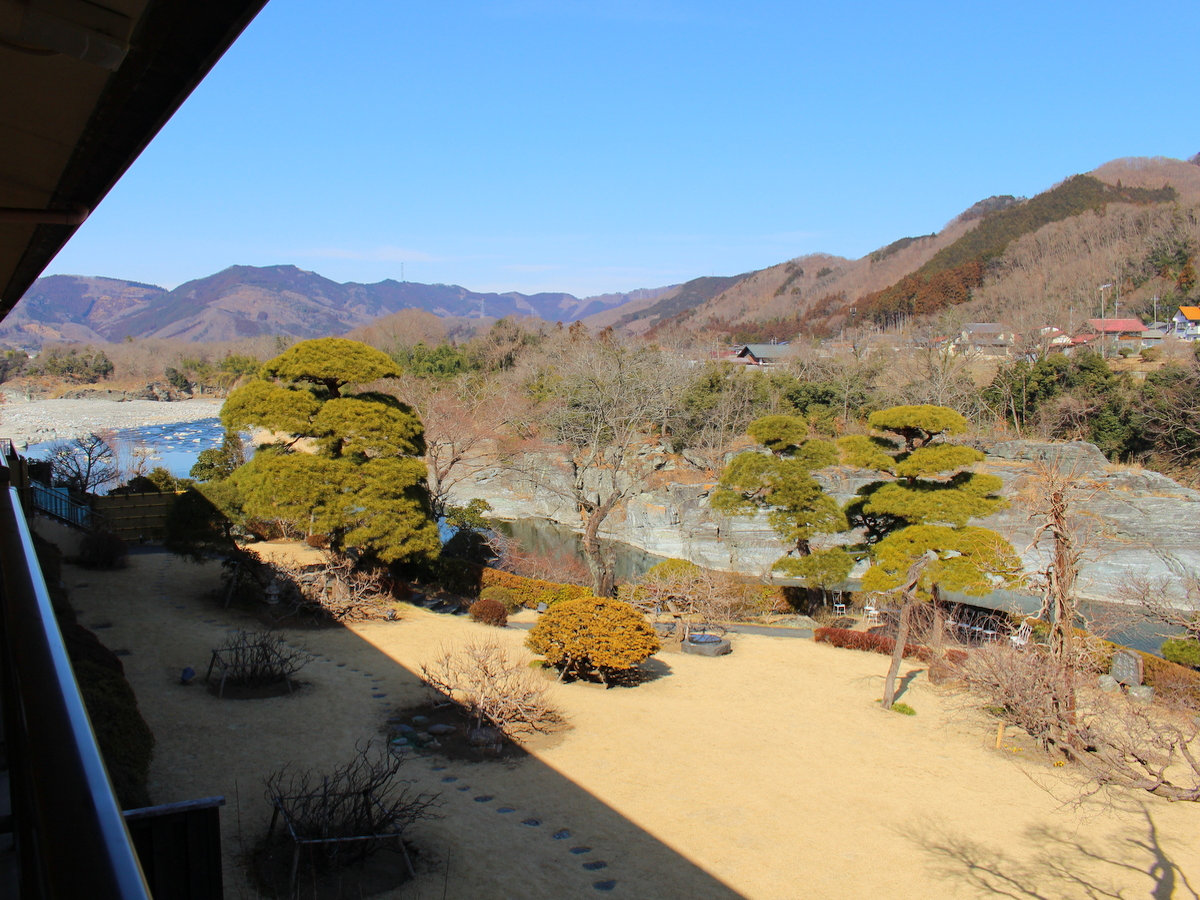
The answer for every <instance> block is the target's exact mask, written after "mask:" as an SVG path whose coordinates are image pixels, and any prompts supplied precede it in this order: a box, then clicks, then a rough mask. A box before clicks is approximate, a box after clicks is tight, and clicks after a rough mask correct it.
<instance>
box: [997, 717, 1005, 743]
mask: <svg viewBox="0 0 1200 900" xmlns="http://www.w3.org/2000/svg"><path fill="white" fill-rule="evenodd" d="M996 749H997V750H1003V749H1004V720H1003V719H1001V720H1000V721H999V722H997V723H996Z"/></svg>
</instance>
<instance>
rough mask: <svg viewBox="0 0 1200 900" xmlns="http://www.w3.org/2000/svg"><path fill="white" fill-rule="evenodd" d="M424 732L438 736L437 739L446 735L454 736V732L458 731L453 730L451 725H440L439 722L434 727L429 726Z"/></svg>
mask: <svg viewBox="0 0 1200 900" xmlns="http://www.w3.org/2000/svg"><path fill="white" fill-rule="evenodd" d="M426 731H428V732H429V733H430V734H434V735H438V736H439V737H444V736H445V735H447V734H454V732H456V731H458V729H457V728H455V727H454V726H453V725H445V724H442V723H441V722H439V723H438V724H436V725H430V726H429V728H427V729H426Z"/></svg>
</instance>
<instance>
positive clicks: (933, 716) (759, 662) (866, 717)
mask: <svg viewBox="0 0 1200 900" xmlns="http://www.w3.org/2000/svg"><path fill="white" fill-rule="evenodd" d="M63 577H64V580H65V582H66V584H67V587H68V588H69V590H70V593H71V598H72V602H73V603H74V604H75V606H76V608H77V609H78V611H79V616H80V621H81V622H82V623H83V624H85V625H89V626H105V625H106V623H108V624H107V626H106V627H102V628H101V629H100V630H99V631H98V634H99V635H100V636H101V638H102V640H104V641H105V643H106V644H108V646H110V647H112V648H114V649H122V650H127V651H129V653H128V655H126V656H124V657H123V661H124V664H125V667H126V672H127V673H128V675H129V677H130V680H131V682H132V683H133V686H134V689H135V690H136V692H137V695H138V698H139V701H140V703H141V708H142V712H143V714H144V715H145V717H146V719H147V721H148V722H149V723H150V726H151V727H152V728H153V730H154V733H155V735H156V736H157V740H158V745H157V749H156V752H155V759H154V764H153V770H152V773H151V782H150V791H151V794H152V796H153V798H154V799H155V801H156V802H169V801H176V800H185V799H189V798H197V797H203V796H209V795H223V796H224V797H225V798H226V799H227V802H228V805H227V806H226V807H225V809H224V811H223V813H222V834H223V841H224V849H225V855H224V859H225V878H226V882H225V884H226V896H228V897H231V898H250V897H255V896H257V893H256V891H255V890H254V888H253V887H252V885H251V883H250V882H249V880H248V878H247V876H246V874H245V870H244V867H243V866H242V860H243V858H244V853H245V850H246V848H247V847H248V846H249V844H250V843H252V842H253V841H254V840H255V839H256V838H257V837H258V836H260V835H261V834H262V833H264V832H265V830H266V827H267V823H268V820H269V811H268V807H267V804H266V803H265V801H264V800H263V789H262V779H263V777H264V776H265V775H267V774H268V773H269V772H270V771H272V770H273V769H275V768H277V767H279V766H281V765H282V764H284V763H288V762H292V763H296V764H299V765H302V766H314V765H319V764H322V763H328V762H331V761H335V760H341V759H343V758H345V757H346V756H347V755H348V754H350V753H351V752H352V751H353V749H354V745H355V742H357V741H361V740H364V739H366V738H369V737H371V736H373V735H376V734H377V733H378V732H379V729H380V726H381V725H382V724H383V722H384V720H385V718H386V717H387V715H388V714H389V712H391V711H392V710H394V709H396V708H397V707H401V706H404V705H405V704H408V703H411V702H414V701H418V700H419V699H421V697H422V692H421V690H420V689H419V687H418V686H417V678H416V675H415V674H414V673H415V672H417V671H419V666H420V664H421V663H422V662H424V661H427V660H430V659H431V658H433V657H434V656H436V655H437V654H438V653H439V650H440V649H441V648H443V647H447V646H453V645H454V644H456V643H458V642H461V641H464V640H466V639H468V638H471V637H479V636H485V635H486V636H491V637H498V638H499V639H500V640H501V641H503V642H504V643H505V644H507V645H510V646H511V647H512V648H513V649H514V650H518V649H519V648H520V647H521V644H522V641H523V639H524V632H522V631H519V630H516V629H506V630H503V631H499V630H495V629H489V628H487V627H486V626H482V625H477V624H474V623H471V622H469V621H464V620H463V619H461V618H451V617H446V616H439V615H436V614H433V613H430V612H426V611H424V610H418V609H413V610H411V611H407V612H406V613H405V614H404V617H403V620H402V621H400V622H396V623H377V624H366V625H355V626H353V627H350V628H334V629H328V630H323V631H303V632H285V635H286V637H287V638H288V639H289V640H291V641H294V642H296V643H298V644H302V645H304V646H306V647H308V648H309V649H310V650H312V651H313V652H314V653H316V654H318V658H317V659H316V661H314V662H313V663H311V664H310V665H309V666H308V667H307V668H306V669H304V670H303V672H302V677H303V678H304V679H305V680H307V681H309V682H311V684H310V685H309V686H307V687H305V688H304V689H303V690H302V691H300V692H298V693H297V694H295V695H293V696H287V697H280V698H276V699H267V700H254V701H233V700H225V701H222V700H218V699H217V698H215V697H214V696H212V695H211V694H209V693H207V692H206V691H205V690H204V688H203V687H202V686H200V685H198V684H192V685H190V686H186V687H185V686H182V685H180V684H179V672H180V670H181V669H182V668H183V667H184V666H186V665H191V666H193V667H195V668H196V669H197V670H199V671H200V672H201V674H203V672H204V668H205V667H206V665H207V663H208V657H209V652H210V650H211V648H212V647H214V646H216V645H217V644H219V643H220V642H221V640H222V639H223V637H224V636H225V635H226V634H227V633H228V632H229V631H230V630H231V629H234V628H237V627H239V626H240V627H247V628H253V627H257V624H256V623H253V622H248V621H246V620H244V619H242V618H241V617H240V616H239V615H238V614H236V613H233V612H227V611H224V610H222V609H221V608H220V606H219V604H218V603H217V601H216V600H214V599H213V593H214V591H215V590H216V588H217V586H218V578H219V567H218V566H217V565H215V564H212V563H208V564H204V565H195V564H192V563H188V562H183V561H180V560H178V559H177V558H175V557H172V556H170V555H168V554H165V553H161V552H153V553H145V554H135V555H133V556H132V557H131V558H130V565H129V567H128V568H126V569H124V570H122V571H117V572H93V571H84V570H80V569H75V568H72V567H70V566H67V567H65V568H64V576H63ZM886 667H887V659H886V658H884V657H882V656H875V655H869V654H864V653H858V652H853V651H847V650H838V649H834V648H831V647H828V646H825V645H818V644H815V643H813V642H812V641H808V640H797V639H790V638H769V637H755V636H737V637H735V638H734V652H733V654H732V655H730V656H727V657H723V658H718V659H708V658H699V657H692V656H682V655H678V654H664V655H661V656H660V657H659V658H658V659H657V661H656V662H655V663H654V668H655V670H656V671H657V672H658V673H659V677H658V678H656V679H654V680H652V681H649V682H647V683H644V684H642V685H640V686H638V687H636V688H615V689H612V690H604V689H602V688H600V687H596V686H591V685H579V684H575V685H557V684H556V685H554V686H553V688H552V691H553V696H554V700H555V702H556V703H557V704H558V705H559V706H560V708H561V709H562V710H563V712H565V714H566V716H567V718H568V719H569V721H570V724H571V728H570V730H569V731H566V732H565V733H564V734H562V735H560V736H558V737H557V738H556V739H555V740H552V741H548V742H545V746H543V747H541V748H540V749H538V750H536V752H534V753H533V754H532V755H531V756H530V757H529V758H527V759H525V760H523V761H521V762H518V763H514V764H498V763H489V764H481V763H463V762H444V761H439V760H436V759H433V758H417V759H415V760H413V761H412V762H411V763H410V764H409V765H408V766H407V773H408V775H409V777H411V778H415V779H416V780H417V782H418V783H419V785H420V786H421V787H423V788H424V789H427V790H431V791H434V790H436V791H440V792H441V795H442V801H443V807H442V813H443V818H441V819H439V820H437V821H433V822H426V823H421V824H418V825H417V826H415V827H414V829H413V831H412V838H413V840H414V841H415V842H416V844H417V845H418V847H419V848H420V850H421V854H420V857H419V860H418V869H419V876H418V878H417V880H416V881H415V882H410V883H409V884H407V885H405V886H403V887H401V888H398V889H396V890H395V891H393V892H391V893H390V894H387V895H386V896H392V897H404V898H418V897H427V898H438V897H442V896H446V897H455V898H493V897H497V898H501V897H503V898H508V897H512V898H567V897H594V896H605V895H609V896H614V897H627V898H633V897H636V898H671V897H683V898H689V900H701V898H725V897H736V896H744V897H754V898H809V897H813V898H820V897H839V898H841V897H845V898H930V897H935V898H936V897H948V898H949V897H955V898H957V897H983V896H995V895H1000V896H1009V897H1055V898H1058V897H1095V896H1106V897H1107V896H1113V897H1115V896H1122V897H1138V896H1147V897H1149V896H1154V897H1168V896H1179V897H1185V896H1186V897H1194V896H1196V894H1195V893H1194V892H1195V890H1196V889H1197V888H1200V837H1198V834H1200V832H1198V830H1197V827H1196V823H1197V821H1198V820H1197V815H1200V813H1198V811H1197V809H1196V808H1195V806H1194V805H1191V804H1183V803H1180V804H1175V805H1171V804H1168V803H1166V802H1163V801H1160V800H1157V799H1154V798H1152V797H1147V796H1142V795H1138V794H1132V793H1124V792H1122V793H1117V794H1114V795H1110V796H1108V797H1102V798H1095V799H1092V800H1088V801H1086V802H1083V803H1081V804H1071V803H1067V802H1064V801H1066V800H1070V799H1071V798H1073V797H1076V796H1077V791H1076V790H1075V787H1074V786H1073V784H1072V783H1071V781H1070V780H1069V779H1070V776H1069V775H1068V774H1066V773H1065V771H1064V770H1061V769H1054V768H1051V767H1049V766H1048V765H1047V764H1046V763H1044V762H1042V761H1039V760H1038V759H1037V758H1036V756H1035V754H1034V753H1033V751H1032V749H1031V748H1030V747H1028V746H1027V745H1026V744H1024V743H1022V742H1021V741H1020V740H1018V739H1017V738H1016V737H1015V736H1012V737H1010V738H1009V740H1008V741H1007V744H1006V749H1005V750H1001V751H997V750H996V749H994V746H993V744H994V739H995V730H994V726H993V725H992V724H991V723H990V722H988V721H986V720H984V719H982V718H980V717H979V716H978V715H977V714H975V713H973V712H971V711H969V710H967V709H965V708H964V706H963V704H962V702H961V700H959V699H958V698H956V697H955V696H954V695H952V694H949V693H947V692H944V691H943V690H941V689H938V688H934V687H932V686H931V685H929V684H928V683H927V681H926V678H925V674H924V673H923V671H921V670H920V669H907V670H906V671H907V676H906V679H905V683H906V688H905V690H904V694H903V698H902V699H903V700H905V701H906V702H907V703H909V704H910V705H911V706H913V707H914V708H915V709H916V710H917V715H916V716H915V717H911V718H909V717H905V716H901V715H898V714H895V713H889V712H883V711H881V710H880V709H879V708H878V707H877V706H876V705H875V701H876V700H877V699H878V697H879V696H880V693H881V686H882V680H883V674H884V672H885V670H886ZM379 694H383V695H385V696H383V697H378V696H375V695H379ZM434 766H445V768H444V769H437V770H435V769H434ZM447 778H451V779H457V780H455V781H445V780H444V779H447ZM462 787H466V788H468V790H465V791H464V790H458V788H462ZM477 797H490V798H491V799H490V800H486V801H477V800H476V799H475V798H477ZM500 809H511V810H513V811H512V812H509V813H504V812H500V811H499V810H500ZM526 821H529V822H535V821H536V822H537V823H539V824H536V825H535V824H523V823H524V822H526ZM563 832H569V836H565V837H559V838H557V839H556V837H555V835H556V834H557V835H562V834H563ZM573 848H574V849H579V848H587V849H586V850H585V851H584V852H579V853H572V852H571V850H572V849H573ZM598 863H602V864H603V865H597V864H598ZM589 865H591V868H588V866H589ZM597 883H599V884H600V886H601V887H603V888H611V891H606V892H603V893H602V892H601V891H600V890H598V889H597V887H596V884H597ZM1189 884H1190V888H1189V887H1188V885H1189ZM1173 891H1174V893H1173Z"/></svg>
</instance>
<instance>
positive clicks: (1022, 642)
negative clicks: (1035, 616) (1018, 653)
mask: <svg viewBox="0 0 1200 900" xmlns="http://www.w3.org/2000/svg"><path fill="white" fill-rule="evenodd" d="M1032 636H1033V626H1032V625H1031V624H1030V623H1029V620H1028V619H1026V620H1025V621H1024V622H1022V623H1021V627H1020V628H1018V629H1017V630H1016V631H1014V632H1013V633H1012V634H1010V635H1009V636H1008V641H1009V643H1010V644H1012V646H1013V648H1014V649H1016V650H1024V649H1025V648H1026V647H1028V646H1029V638H1030V637H1032Z"/></svg>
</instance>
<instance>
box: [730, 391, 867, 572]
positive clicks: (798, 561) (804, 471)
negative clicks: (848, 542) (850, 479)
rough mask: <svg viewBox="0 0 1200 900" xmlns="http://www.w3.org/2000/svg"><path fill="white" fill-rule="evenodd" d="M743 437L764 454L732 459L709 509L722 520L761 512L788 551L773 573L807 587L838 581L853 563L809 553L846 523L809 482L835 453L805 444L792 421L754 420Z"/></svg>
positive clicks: (825, 445)
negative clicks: (818, 539)
mask: <svg viewBox="0 0 1200 900" xmlns="http://www.w3.org/2000/svg"><path fill="white" fill-rule="evenodd" d="M747 431H748V433H749V434H750V436H751V437H752V438H754V439H755V440H756V441H757V442H758V443H759V444H760V445H762V447H764V448H765V449H766V450H767V451H769V452H762V451H760V450H748V451H746V452H745V453H740V454H738V455H737V456H735V457H734V458H733V460H732V461H731V462H730V463H729V465H728V467H726V469H725V471H724V472H723V473H722V475H721V479H720V481H719V487H718V489H717V490H716V491H715V492H714V493H713V496H712V501H711V505H712V508H713V509H715V510H718V511H719V512H723V513H726V514H727V515H735V516H736V515H743V516H745V515H754V514H755V513H757V512H759V511H760V510H765V511H766V512H767V521H768V522H769V523H770V525H771V527H772V528H773V529H774V530H775V533H776V534H778V535H779V537H780V539H781V540H783V542H784V543H785V544H786V545H787V546H788V550H787V552H786V553H785V554H784V555H783V556H781V557H780V558H779V559H778V560H776V562H775V565H774V568H775V570H776V571H779V572H784V573H786V574H788V575H792V576H794V577H799V578H804V579H805V580H806V582H808V583H809V585H810V586H811V587H820V588H827V587H829V586H831V585H833V584H837V583H839V582H841V581H844V580H845V578H846V576H847V575H848V574H849V573H850V569H851V568H852V567H853V560H852V559H851V557H850V556H849V554H847V553H846V551H844V550H842V549H840V548H834V549H832V550H824V551H818V552H816V553H814V552H813V550H812V546H811V542H812V539H813V538H814V537H815V536H816V535H818V534H831V533H833V532H838V531H845V530H846V528H847V520H846V516H845V514H844V513H843V512H842V510H841V508H840V507H839V506H838V503H837V501H836V500H835V499H834V498H833V497H831V496H829V494H827V493H826V492H825V491H824V489H822V487H821V485H819V484H818V483H817V481H816V479H814V478H813V477H812V473H813V472H814V471H816V470H817V469H822V468H824V467H826V466H830V465H833V464H834V463H836V462H837V458H838V454H837V447H836V446H834V445H833V444H832V443H830V442H828V441H821V440H809V439H808V438H807V434H808V425H807V423H805V421H804V420H803V419H800V418H797V417H796V416H785V415H773V416H763V417H762V418H760V419H756V420H755V421H754V422H752V423H751V424H750V427H749V428H748V429H747Z"/></svg>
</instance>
